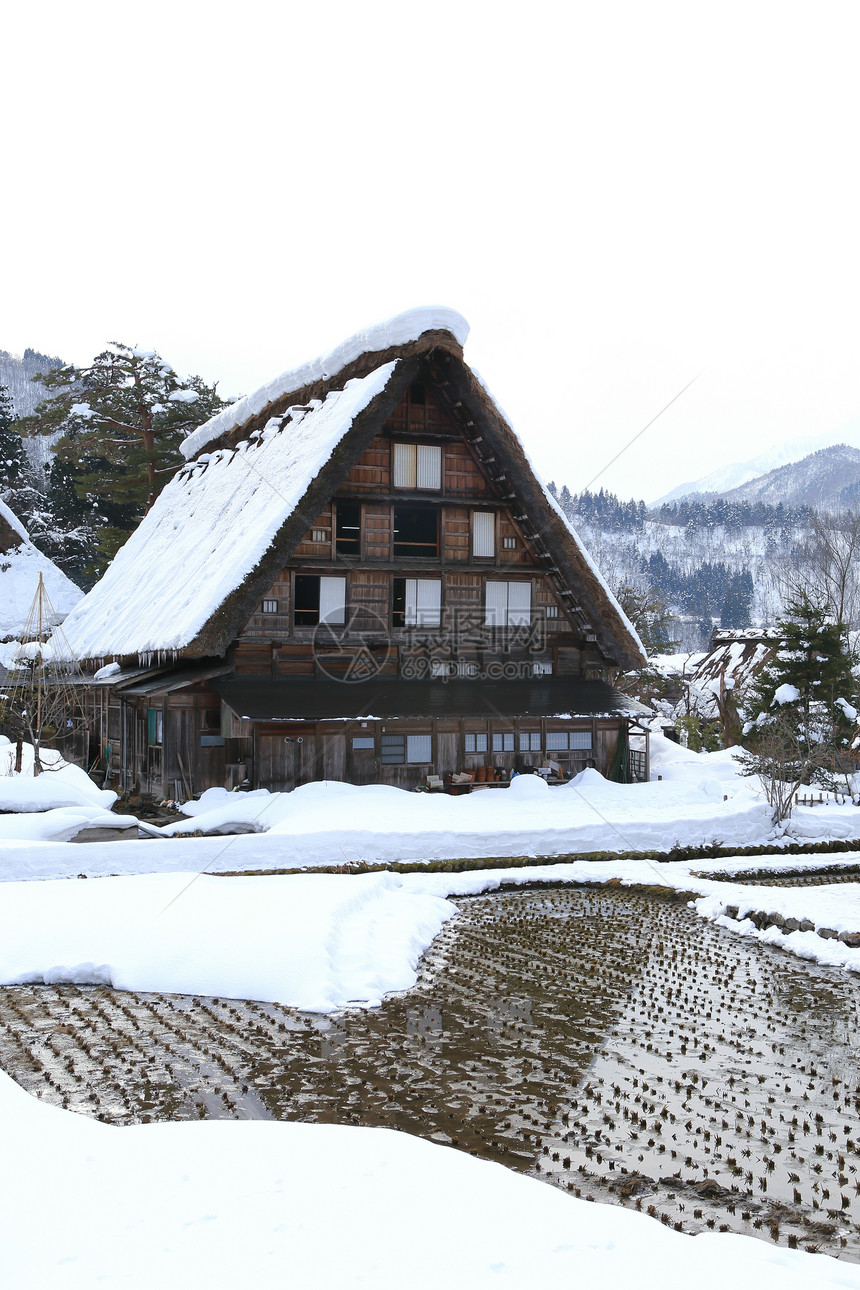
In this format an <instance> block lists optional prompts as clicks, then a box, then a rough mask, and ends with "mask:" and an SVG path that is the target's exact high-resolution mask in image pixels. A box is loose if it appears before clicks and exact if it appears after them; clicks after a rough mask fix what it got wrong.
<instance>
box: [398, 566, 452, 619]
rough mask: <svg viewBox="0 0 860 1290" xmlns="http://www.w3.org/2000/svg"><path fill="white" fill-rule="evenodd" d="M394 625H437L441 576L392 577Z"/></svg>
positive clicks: (440, 603)
mask: <svg viewBox="0 0 860 1290" xmlns="http://www.w3.org/2000/svg"><path fill="white" fill-rule="evenodd" d="M393 590H394V626H395V627H438V626H439V625H440V623H441V621H442V579H441V578H395V579H394V588H393Z"/></svg>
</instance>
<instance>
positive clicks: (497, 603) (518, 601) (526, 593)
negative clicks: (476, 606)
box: [484, 579, 532, 627]
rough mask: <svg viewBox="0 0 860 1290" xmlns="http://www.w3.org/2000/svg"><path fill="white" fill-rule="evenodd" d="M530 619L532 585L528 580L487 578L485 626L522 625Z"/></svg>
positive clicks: (526, 623)
mask: <svg viewBox="0 0 860 1290" xmlns="http://www.w3.org/2000/svg"><path fill="white" fill-rule="evenodd" d="M531 620H532V585H531V583H530V582H496V581H495V580H493V579H488V580H487V600H486V616H485V619H484V622H485V624H486V626H487V627H522V626H528V624H529V623H530V622H531Z"/></svg>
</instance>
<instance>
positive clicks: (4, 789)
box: [0, 735, 860, 879]
mask: <svg viewBox="0 0 860 1290" xmlns="http://www.w3.org/2000/svg"><path fill="white" fill-rule="evenodd" d="M10 755H11V749H9V748H6V749H4V748H0V811H2V810H17V811H28V810H29V811H32V812H33V815H32V818H31V821H30V822H16V824H15V826H14V830H13V832H12V833H11V834H7V835H6V836H14V837H16V838H19V839H21V840H22V845H21V847H20V848H17V849H16V848H14V847H11V849H10V848H3V850H2V851H0V878H10V879H17V878H58V877H64V876H66V875H69V874H79V873H86V874H87V875H88V876H91V877H96V876H98V875H104V874H117V873H171V872H177V871H179V870H185V869H196V870H203V869H207V870H209V871H210V872H213V873H217V872H229V871H243V870H255V869H301V868H315V867H319V866H332V865H356V864H362V863H367V864H386V863H391V862H395V861H397V862H405V863H411V862H422V861H432V860H461V859H465V860H469V859H482V858H487V857H496V856H498V857H502V856H532V857H535V856H537V857H543V856H546V857H552V856H562V855H577V854H587V853H592V852H609V853H612V852H615V853H624V852H630V851H646V852H653V853H654V854H659V853H661V852H667V851H670V850H672V849H673V848H674V847H678V846H680V847H685V846H693V847H700V846H712V845H715V844H717V845H721V846H724V847H739V848H740V847H745V846H760V845H762V844H766V843H769V842H773V844H774V847H775V849H779V846H780V845H784V844H785V843H786V842H791V841H797V840H802V841H804V842H807V841H826V840H828V839H843V840H844V839H848V840H852V839H854V838H857V839H858V845H860V808H857V807H855V806H851V805H841V804H839V803H837V802H835V801H830V802H826V803H825V804H823V805H821V806H815V807H808V806H807V807H804V806H801V807H799V808H797V809H796V810H795V812H794V814H793V816H792V819H791V823H790V825H789V828H788V831H787V833H786V834H785V836H784V837H776V836H775V835H774V832H773V829H772V827H771V812H770V808H769V807H768V805H767V803H766V802H765V800H764V796H763V794H762V792H761V788H760V786H759V784H758V782H757V781H756V780H754V779H749V778H745V777H743V776H742V775H741V774H740V768H739V766H738V763H737V760H736V758H735V755H734V753H733V752H732V751H725V752H718V753H710V754H707V753H706V754H696V753H693V752H690V751H689V750H687V749H685V748H680V747H679V746H678V745H677V744H674V743H672V742H671V741H670V740H668V739H665V738H663V737H662V735H655V736H654V737H653V738H652V775H653V776H655V777H656V776H660V777H661V778H660V779H657V778H653V779H652V782H651V783H648V784H614V783H610V782H609V781H607V780H604V779H603V778H602V777H601V776H600V775H599V774H598V773H597V772H596V771H593V770H588V771H584V772H583V773H582V774H581V775H580V776H578V777H577V778H576V779H575V780H573V781H571V782H570V783H569V784H566V785H562V786H560V787H553V788H548V787H547V785H546V784H545V783H544V782H543V781H542V780H541V779H540V777H539V776H534V775H522V776H519V777H518V778H517V779H515V780H514V781H513V783H512V784H511V786H510V787H509V788H505V789H490V790H485V791H484V792H477V793H471V794H469V795H468V796H465V797H450V796H448V795H446V794H428V793H410V792H405V791H404V790H402V789H397V788H391V787H388V786H386V785H368V786H364V787H357V786H355V785H352V784H343V783H339V782H330V781H329V782H326V781H322V782H318V783H313V784H306V785H305V786H304V787H302V788H298V789H296V790H295V791H293V792H291V793H268V792H266V791H265V790H263V791H261V792H256V793H227V792H225V791H224V790H223V789H210V790H209V791H208V792H207V793H205V794H204V795H203V796H202V798H201V799H200V800H199V801H196V802H190V803H188V804H186V806H185V807H184V808H183V809H184V811H185V812H186V814H187V816H188V818H187V819H186V820H180V821H178V822H177V823H175V824H171V825H169V826H167V827H166V828H164V829H161V830H159V829H154V828H153V829H150V830H149V832H150V833H151V834H153V835H155V836H154V838H153V839H152V840H146V841H141V842H116V843H109V844H105V845H104V846H102V845H101V844H94V845H93V846H92V847H89V848H88V849H87V851H86V854H83V853H82V852H81V849H80V847H75V849H74V851H73V852H72V851H70V850H69V849H64V848H63V847H62V846H59V845H58V846H50V845H47V843H48V842H49V840H50V839H52V838H54V839H56V840H57V841H58V842H59V841H60V840H61V839H62V838H63V837H65V836H67V834H65V833H63V832H62V829H63V828H64V827H65V822H64V821H63V820H62V819H60V818H59V817H57V820H56V824H57V830H58V831H56V832H53V833H52V831H51V829H52V827H53V825H52V821H51V820H49V819H47V818H46V816H45V815H44V814H40V813H39V812H44V811H45V810H46V809H47V808H49V807H53V808H56V807H62V806H89V807H93V808H95V807H98V808H102V809H105V808H107V807H109V806H110V804H111V803H112V801H113V800H114V798H115V795H114V794H112V793H107V792H102V791H101V790H99V789H97V788H95V787H94V785H93V784H92V783H91V782H90V780H89V779H88V778H87V776H86V775H84V773H83V772H82V771H80V770H78V769H77V768H75V767H66V768H64V769H63V770H62V771H60V772H58V773H52V774H50V775H41V776H39V777H38V778H37V779H33V777H32V776H27V775H23V776H9V775H8V774H6V775H5V776H4V774H3V769H4V757H5V759H6V762H7V769H8V763H9V759H10ZM114 818H115V819H118V817H114ZM94 822H95V819H94ZM102 822H103V823H104V822H106V821H102ZM107 822H109V821H107ZM195 833H199V834H204V835H207V836H204V837H193V836H191V837H189V836H185V837H183V836H182V835H189V834H195ZM159 834H160V835H161V836H158V835H159ZM3 836H4V835H3V831H2V828H0V839H2V837H3ZM27 837H30V838H32V839H34V840H37V841H39V842H40V843H42V844H43V845H40V846H39V847H38V848H36V849H34V848H33V847H28V846H26V845H25V844H24V842H23V840H24V839H26V838H27Z"/></svg>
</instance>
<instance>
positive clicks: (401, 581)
mask: <svg viewBox="0 0 860 1290" xmlns="http://www.w3.org/2000/svg"><path fill="white" fill-rule="evenodd" d="M392 585H393V591H394V595H393V601H392V615H391V621H392V623H393V625H394V626H395V627H405V626H406V579H405V578H393V579H392Z"/></svg>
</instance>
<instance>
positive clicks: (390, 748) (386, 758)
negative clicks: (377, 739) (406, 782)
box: [379, 735, 406, 766]
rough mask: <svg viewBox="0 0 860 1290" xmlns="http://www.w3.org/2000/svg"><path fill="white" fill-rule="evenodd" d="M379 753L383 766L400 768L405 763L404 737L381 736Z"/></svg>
mask: <svg viewBox="0 0 860 1290" xmlns="http://www.w3.org/2000/svg"><path fill="white" fill-rule="evenodd" d="M379 751H380V758H379V760H380V762H381V763H382V765H383V766H402V765H403V764H404V762H405V761H406V736H405V735H383V736H382V746H381V748H380V750H379Z"/></svg>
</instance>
